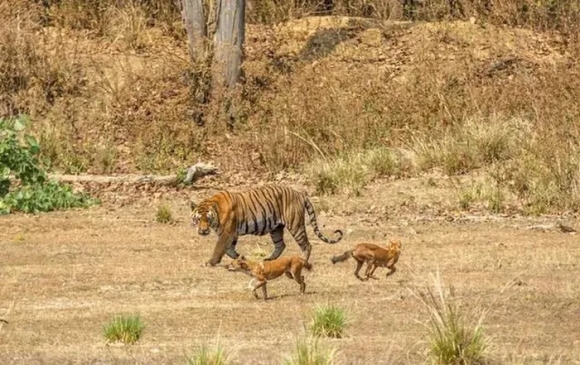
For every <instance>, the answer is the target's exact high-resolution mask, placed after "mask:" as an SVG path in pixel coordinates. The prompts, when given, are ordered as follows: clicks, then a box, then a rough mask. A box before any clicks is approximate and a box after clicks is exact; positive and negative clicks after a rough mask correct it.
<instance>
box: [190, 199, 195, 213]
mask: <svg viewBox="0 0 580 365" xmlns="http://www.w3.org/2000/svg"><path fill="white" fill-rule="evenodd" d="M189 208H191V210H192V211H193V210H195V208H197V204H195V202H194V201H193V200H190V201H189Z"/></svg>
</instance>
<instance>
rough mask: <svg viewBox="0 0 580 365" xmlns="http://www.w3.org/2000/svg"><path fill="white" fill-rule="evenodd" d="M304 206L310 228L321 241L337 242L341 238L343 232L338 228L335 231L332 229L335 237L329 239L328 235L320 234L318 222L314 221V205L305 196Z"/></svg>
mask: <svg viewBox="0 0 580 365" xmlns="http://www.w3.org/2000/svg"><path fill="white" fill-rule="evenodd" d="M304 207H305V208H306V211H307V212H308V217H310V224H311V225H312V228H313V229H314V233H316V235H317V236H318V238H320V239H321V240H322V241H324V242H326V243H337V242H339V241H340V240H341V239H342V236H343V233H342V231H341V230H340V229H337V230H336V231H334V234H335V235H337V236H338V237H337V238H335V239H330V238H328V237H325V236H324V235H323V234H322V232H320V229H319V228H318V222H317V221H316V213H315V212H314V207H313V206H312V203H311V202H310V200H309V199H308V198H307V197H306V198H304Z"/></svg>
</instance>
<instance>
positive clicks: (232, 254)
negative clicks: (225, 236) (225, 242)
mask: <svg viewBox="0 0 580 365" xmlns="http://www.w3.org/2000/svg"><path fill="white" fill-rule="evenodd" d="M237 244H238V238H237V237H236V238H234V240H233V242H232V244H231V245H230V247H229V248H228V249H227V251H226V255H228V256H229V257H230V258H231V259H233V260H235V259H237V258H238V257H239V256H240V254H239V253H238V252H237V251H236V245H237Z"/></svg>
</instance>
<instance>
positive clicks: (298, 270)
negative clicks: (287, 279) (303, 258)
mask: <svg viewBox="0 0 580 365" xmlns="http://www.w3.org/2000/svg"><path fill="white" fill-rule="evenodd" d="M292 275H293V276H294V280H296V282H297V283H298V284H300V293H301V294H304V292H305V290H306V283H305V282H304V276H303V275H302V265H296V267H293V268H292Z"/></svg>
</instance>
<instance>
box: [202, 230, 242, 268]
mask: <svg viewBox="0 0 580 365" xmlns="http://www.w3.org/2000/svg"><path fill="white" fill-rule="evenodd" d="M236 238H237V237H236V236H235V235H230V234H227V233H225V232H224V233H223V234H222V235H221V236H219V238H218V241H217V243H216V245H215V248H214V250H213V255H212V256H211V259H210V260H209V261H208V262H207V263H206V266H215V265H217V264H219V263H220V262H221V261H222V258H223V257H224V255H225V254H226V252H227V251H229V250H230V248H231V247H232V243H233V242H234V240H235V239H236ZM234 252H235V249H234ZM236 254H237V252H236ZM228 256H229V255H228Z"/></svg>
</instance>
